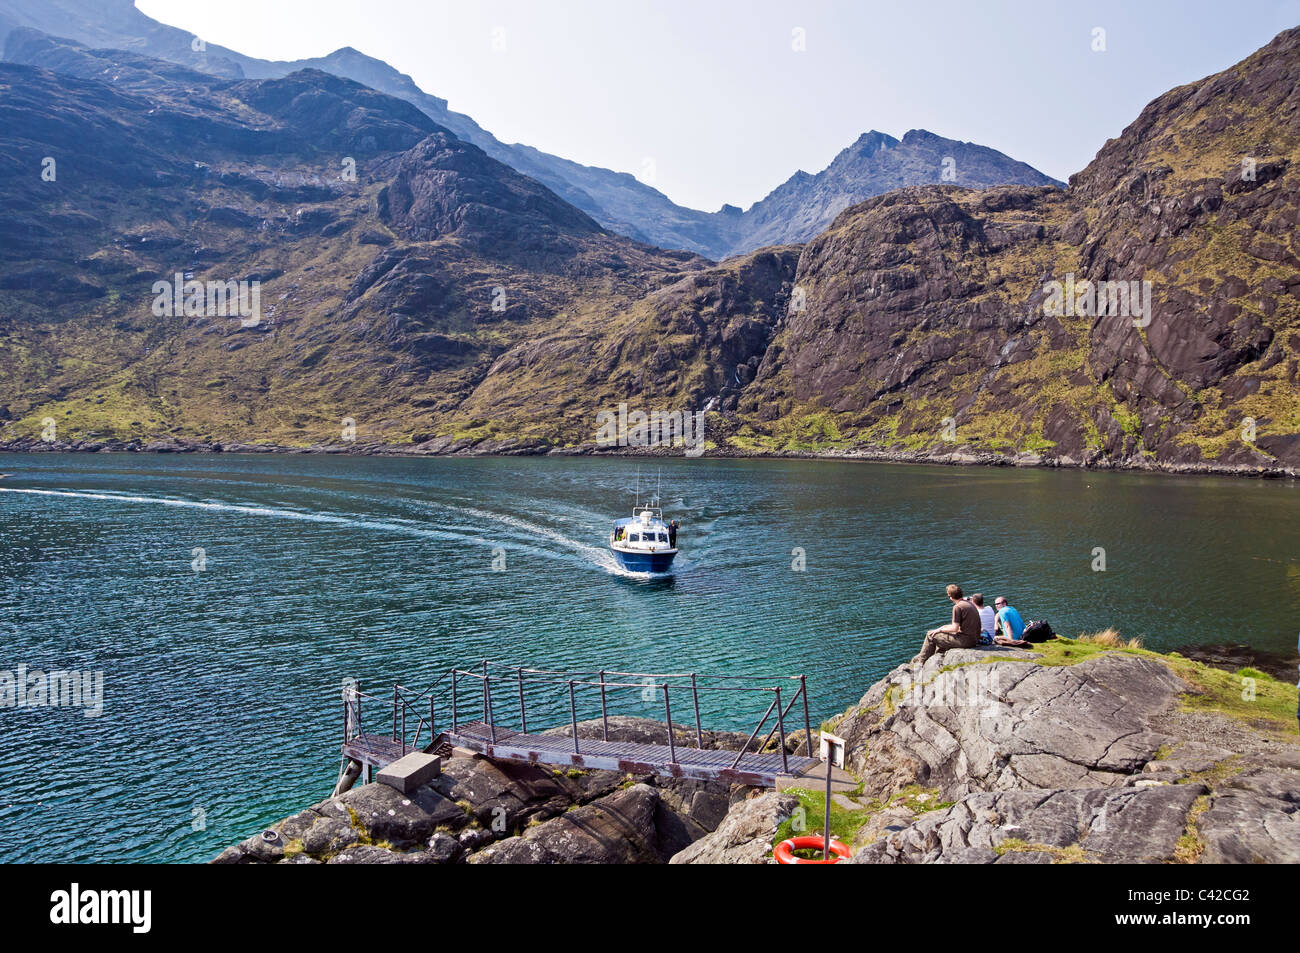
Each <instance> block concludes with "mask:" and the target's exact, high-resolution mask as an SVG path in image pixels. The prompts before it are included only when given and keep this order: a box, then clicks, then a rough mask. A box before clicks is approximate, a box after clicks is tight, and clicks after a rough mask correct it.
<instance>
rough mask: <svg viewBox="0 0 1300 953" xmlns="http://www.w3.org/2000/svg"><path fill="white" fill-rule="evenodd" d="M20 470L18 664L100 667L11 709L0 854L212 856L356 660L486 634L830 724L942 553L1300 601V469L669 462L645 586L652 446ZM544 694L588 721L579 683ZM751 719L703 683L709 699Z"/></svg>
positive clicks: (410, 681) (307, 769)
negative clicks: (741, 677)
mask: <svg viewBox="0 0 1300 953" xmlns="http://www.w3.org/2000/svg"><path fill="white" fill-rule="evenodd" d="M658 468H659V464H658V463H652V464H641V473H642V483H643V487H644V485H646V484H647V483H648V482H650V480H652V479H653V477H654V473H655V471H656V469H658ZM0 471H4V472H8V473H11V474H12V476H10V477H8V478H6V479H4V480H0V633H2V639H3V641H2V642H0V644H2V645H3V647H4V652H3V657H2V658H0V670H9V671H13V670H16V669H17V667H18V666H19V665H26V666H28V668H29V669H41V670H50V669H80V670H90V671H101V672H103V677H104V696H103V711H102V714H100V715H99V716H98V717H94V718H89V717H85V715H84V711H83V710H80V709H75V708H48V707H46V708H35V707H24V708H4V709H0V737H2V739H3V740H2V741H0V856H3V857H5V858H6V859H8V860H69V861H112V860H143V861H184V860H205V859H207V858H209V857H211V856H212V855H214V854H215V853H216V852H218V851H219V850H220V849H221V848H222V847H224V846H226V845H228V844H230V843H233V842H234V841H236V840H239V839H241V838H243V837H245V836H247V835H249V834H251V833H254V832H256V831H258V830H260V829H261V828H262V827H264V826H265V825H267V824H268V823H270V822H273V821H275V820H278V819H279V818H281V817H283V816H284V815H286V814H288V813H291V812H294V811H296V810H298V809H300V808H302V807H304V806H307V805H308V804H311V803H315V802H316V801H318V800H320V799H322V798H324V797H325V796H326V795H327V794H328V793H329V789H330V787H331V785H332V783H333V781H334V777H335V774H336V772H337V769H338V742H339V734H340V730H341V729H340V721H341V712H340V702H339V687H340V685H341V682H342V679H343V678H344V677H347V676H354V677H356V678H359V679H360V680H361V682H362V684H363V686H365V687H366V688H367V689H368V690H374V691H376V692H377V693H380V694H382V693H384V692H385V691H387V690H388V689H387V686H391V684H392V683H393V682H394V681H401V682H403V683H404V684H407V685H411V686H423V685H425V684H427V683H428V682H430V681H432V680H433V679H434V678H435V677H436V676H437V675H438V674H440V673H441V672H442V671H444V670H445V669H446V668H448V667H450V666H451V665H452V664H461V665H465V664H468V663H472V662H475V661H477V660H479V659H481V658H484V657H487V658H491V659H498V660H505V661H510V662H519V663H522V664H527V665H534V666H538V667H549V668H579V669H597V668H601V667H608V668H616V669H623V670H635V671H691V670H698V671H701V672H710V673H721V674H737V673H781V674H786V673H789V674H797V673H806V674H807V675H808V676H809V678H810V689H811V696H812V717H813V720H814V722H817V721H820V720H821V719H822V718H824V717H826V716H829V715H831V714H834V713H836V712H839V711H841V710H843V709H844V708H845V707H846V706H847V705H849V704H851V703H853V702H854V701H856V700H857V699H858V698H859V697H860V696H861V695H862V694H863V693H864V692H865V691H866V689H867V687H868V686H869V685H870V684H871V682H872V681H874V680H875V679H877V678H878V677H880V676H881V675H883V674H884V673H885V672H887V671H888V670H889V669H890V668H892V667H893V666H894V665H896V664H898V663H899V662H901V661H904V660H905V659H907V658H909V657H910V656H911V655H912V654H913V653H914V652H915V651H916V649H917V647H918V644H919V640H920V637H921V634H922V633H923V631H924V629H925V628H927V627H930V626H933V625H936V624H939V623H942V622H946V621H947V619H948V615H949V611H950V610H949V605H948V603H947V601H946V599H945V597H944V594H943V587H944V585H946V584H947V583H949V582H957V583H959V584H960V585H962V586H964V587H966V588H967V590H968V591H972V590H982V591H983V592H984V593H985V594H986V595H988V596H990V597H991V596H992V595H997V594H1006V595H1009V596H1010V597H1011V599H1012V601H1013V602H1014V603H1015V604H1016V605H1017V606H1018V607H1019V608H1020V609H1021V611H1022V613H1023V614H1024V615H1025V617H1026V618H1047V619H1049V620H1050V621H1051V622H1052V623H1053V625H1054V626H1055V627H1056V628H1057V629H1058V631H1061V632H1063V633H1065V634H1077V633H1079V632H1081V631H1091V630H1095V629H1100V628H1104V627H1107V626H1115V627H1116V628H1118V629H1119V630H1120V631H1121V632H1122V633H1123V634H1124V635H1126V636H1140V637H1142V638H1143V640H1144V641H1145V642H1146V644H1147V645H1148V646H1150V647H1152V648H1157V649H1169V648H1175V647H1178V646H1181V645H1186V644H1188V643H1193V642H1210V641H1242V642H1248V643H1251V644H1253V645H1255V646H1258V647H1261V648H1267V649H1271V650H1275V651H1279V652H1289V651H1291V650H1292V649H1293V647H1294V645H1295V640H1296V635H1295V633H1296V615H1297V609H1300V562H1298V561H1297V558H1296V556H1297V552H1298V551H1300V546H1298V545H1297V544H1298V543H1300V495H1298V494H1297V488H1296V486H1295V485H1293V484H1290V483H1279V482H1254V481H1248V480H1231V479H1219V478H1175V477H1155V476H1146V475H1139V474H1111V473H1080V472H1070V471H1061V472H1054V471H1017V470H1001V469H998V470H983V469H948V468H938V467H904V466H890V465H877V464H853V463H829V462H806V461H797V462H796V461H752V460H710V459H707V458H703V459H699V460H689V461H688V460H670V461H667V462H665V463H663V465H662V473H663V499H664V506H665V509H666V511H667V513H666V515H668V516H670V517H671V516H675V517H677V518H679V519H681V520H682V521H683V524H684V528H683V531H682V537H681V540H680V545H681V547H682V549H683V555H682V556H680V557H679V558H678V562H677V566H676V569H677V571H676V574H675V575H674V576H673V577H672V579H671V580H668V581H657V582H647V581H643V580H638V579H634V578H629V577H626V576H623V575H620V574H618V573H617V572H616V571H615V569H614V567H613V563H612V561H611V560H610V559H609V557H608V556H607V554H606V553H605V552H604V549H603V544H604V540H605V534H606V533H607V532H608V528H609V525H610V524H611V522H612V520H613V519H614V518H615V517H617V516H623V515H627V512H628V511H629V509H630V507H631V504H632V492H633V487H634V484H635V478H636V471H637V464H636V463H635V462H634V461H623V460H610V459H605V460H589V459H536V458H527V459H466V460H460V459H451V460H443V459H420V460H417V459H382V458H341V457H303V456H245V457H232V456H219V455H218V456H203V457H196V456H185V457H173V456H145V455H120V456H65V455H55V454H39V455H31V456H0ZM30 490H40V491H47V492H41V493H31V492H18V491H30ZM51 491H52V492H51ZM498 547H499V548H500V549H502V550H503V551H504V553H505V559H506V567H505V570H504V571H500V572H498V571H493V568H492V563H493V551H494V549H497V548H498ZM796 547H798V548H802V550H803V551H804V554H805V557H804V558H805V560H806V569H805V571H802V572H799V571H795V570H794V569H793V568H792V562H793V560H794V558H795V557H794V556H793V555H792V550H794V549H795V548H796ZM1095 547H1102V548H1104V549H1105V559H1106V571H1105V572H1096V571H1093V569H1092V565H1093V563H1094V559H1095V557H1094V553H1093V550H1094V548H1095ZM195 548H202V549H203V550H205V552H206V560H207V561H206V567H205V568H204V569H203V570H202V571H195V570H194V568H193V562H194V560H195V556H194V554H193V550H194V549H195ZM533 704H534V702H533V700H532V699H531V698H530V721H531V720H532V716H531V711H532V706H533ZM537 704H539V706H541V707H540V710H544V711H548V712H549V713H550V714H551V715H553V717H552V718H551V719H550V720H551V721H553V722H562V721H564V720H565V719H566V718H567V717H568V710H567V696H566V697H565V698H563V699H561V698H560V697H558V696H556V697H555V698H554V699H552V700H551V701H550V702H547V701H545V700H542V701H540V702H538V703H537ZM547 705H549V708H547V707H546V706H547ZM660 705H661V702H660V701H659V700H658V699H657V698H656V699H655V700H652V701H649V702H643V701H642V700H641V698H640V695H639V693H636V692H633V693H631V694H630V695H628V696H627V697H626V698H625V699H622V700H621V701H620V703H619V709H618V710H619V711H621V712H622V713H626V714H640V715H646V716H650V717H659V716H660V715H661V713H662V709H661V707H660ZM596 710H597V709H595V708H593V707H592V706H591V705H588V707H587V708H586V709H585V710H584V711H583V712H581V713H580V716H590V715H592V714H594V712H595V711H596ZM760 714H761V707H760V708H759V709H758V710H750V708H749V707H745V706H739V707H735V706H724V705H723V704H721V703H720V702H719V700H718V699H717V698H714V697H709V698H706V699H705V711H704V717H705V721H706V722H707V723H710V724H713V725H716V726H719V727H730V728H738V729H739V728H744V729H746V730H748V729H749V728H750V727H751V726H752V725H753V723H754V722H755V721H756V720H757V717H758V715H760ZM537 717H538V718H540V715H539V716H537ZM533 723H534V724H536V722H535V721H534V722H533ZM199 812H201V814H200V813H199ZM200 816H201V817H202V819H203V823H202V824H196V822H195V819H196V818H198V817H200ZM196 826H199V827H201V829H199V830H195V829H194V828H195V827H196Z"/></svg>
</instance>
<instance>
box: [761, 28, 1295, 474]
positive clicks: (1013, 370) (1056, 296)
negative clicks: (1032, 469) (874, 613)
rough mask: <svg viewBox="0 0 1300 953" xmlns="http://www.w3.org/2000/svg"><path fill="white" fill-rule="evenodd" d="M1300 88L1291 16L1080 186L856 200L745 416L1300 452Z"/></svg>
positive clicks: (857, 428)
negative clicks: (1299, 232)
mask: <svg viewBox="0 0 1300 953" xmlns="http://www.w3.org/2000/svg"><path fill="white" fill-rule="evenodd" d="M1298 90H1300V30H1289V31H1287V32H1285V33H1283V34H1280V35H1279V36H1278V37H1277V38H1276V39H1275V40H1274V41H1273V42H1271V43H1270V44H1269V45H1268V46H1266V47H1264V48H1263V49H1261V50H1260V51H1258V52H1257V53H1255V54H1254V55H1252V56H1251V57H1249V58H1248V59H1246V60H1245V61H1243V62H1242V63H1240V64H1238V65H1237V66H1234V67H1232V68H1230V69H1228V70H1225V71H1224V72H1222V73H1219V74H1217V75H1215V76H1211V77H1209V78H1207V79H1205V80H1202V81H1200V82H1197V83H1193V84H1190V85H1188V86H1184V87H1180V88H1178V89H1175V90H1172V91H1170V92H1169V93H1166V94H1165V95H1163V96H1161V97H1160V98H1159V99H1157V100H1156V101H1155V102H1153V103H1151V104H1150V105H1149V106H1148V107H1147V108H1146V109H1145V110H1143V112H1142V115H1141V116H1139V117H1138V119H1137V120H1136V121H1135V122H1134V123H1133V124H1132V125H1130V126H1129V127H1128V128H1127V129H1126V130H1125V131H1124V133H1123V135H1122V136H1120V137H1119V138H1118V139H1115V140H1112V141H1110V142H1108V143H1107V144H1106V145H1105V147H1104V148H1102V150H1101V151H1100V152H1099V153H1098V155H1097V158H1096V159H1095V160H1094V161H1093V162H1092V163H1090V164H1089V166H1088V167H1087V168H1086V169H1084V170H1083V171H1082V172H1080V173H1078V174H1077V175H1075V176H1073V177H1072V178H1071V180H1070V186H1069V189H1068V190H1067V191H1065V192H1060V191H1058V190H1056V189H1052V188H1037V189H1035V188H1017V187H1000V188H994V189H990V190H987V191H984V192H972V191H968V190H964V189H959V188H954V187H950V186H949V187H926V188H912V189H904V190H900V191H897V192H891V193H888V194H886V195H883V196H880V197H877V198H874V199H871V200H868V201H866V202H864V203H862V204H860V205H857V206H854V207H853V208H850V209H848V210H846V211H845V212H844V213H842V214H841V215H840V216H839V217H838V218H837V219H836V220H835V222H834V224H833V225H832V226H831V228H830V229H829V230H827V231H826V232H825V233H823V234H821V235H819V236H818V237H817V238H815V239H813V240H812V241H811V242H809V243H808V244H807V245H806V246H805V247H804V249H803V253H802V255H801V257H800V260H799V266H798V270H797V273H796V275H795V276H794V279H793V281H794V283H795V285H796V286H798V287H799V288H801V289H802V290H803V292H804V297H805V307H804V309H803V310H802V311H799V312H797V313H792V314H791V315H790V316H789V317H788V319H787V320H785V321H784V322H783V324H782V326H781V327H780V328H779V329H778V331H777V333H776V334H775V335H774V337H773V341H772V345H771V346H770V347H769V348H768V350H767V351H766V352H765V355H764V358H763V361H762V363H761V365H760V367H759V368H758V372H757V374H756V375H755V380H754V382H753V384H752V385H750V386H749V387H748V388H746V390H745V391H744V393H743V396H742V397H741V400H740V416H741V418H742V419H745V420H749V421H759V422H760V423H756V424H754V428H755V430H756V432H757V433H758V434H759V435H760V436H761V438H762V441H768V442H769V444H768V445H773V444H775V445H783V446H792V445H793V446H798V445H800V444H801V443H803V442H805V441H811V442H812V443H813V444H816V445H819V446H823V447H825V446H829V445H840V446H854V445H865V446H871V447H887V448H893V449H895V450H900V451H907V450H911V451H918V452H924V453H943V452H945V451H960V452H961V453H964V454H967V455H976V456H978V455H979V454H981V453H986V454H991V455H997V456H1007V455H1011V456H1014V455H1016V454H1023V455H1025V456H1026V457H1027V458H1030V459H1038V458H1039V457H1045V458H1049V459H1055V460H1058V461H1067V462H1068V461H1074V462H1079V461H1094V462H1095V461H1099V460H1101V461H1127V462H1130V463H1134V464H1138V465H1142V464H1145V463H1153V464H1158V463H1184V464H1198V463H1203V462H1206V461H1213V462H1214V463H1215V464H1216V465H1240V466H1247V467H1250V466H1273V465H1278V464H1282V465H1285V466H1291V467H1294V466H1295V465H1296V464H1297V463H1300V433H1298V431H1300V388H1297V379H1296V375H1297V366H1298V361H1300V333H1297V332H1300V306H1298V303H1297V294H1300V258H1297V253H1298V252H1300V247H1298V246H1297V239H1296V227H1295V226H1296V223H1297V221H1298V220H1300V191H1298V188H1300V178H1298V176H1300V168H1298V167H1297V159H1300V154H1298V153H1297V143H1300V93H1298V92H1297V91H1298ZM1067 296H1068V297H1069V299H1070V300H1069V301H1066V300H1065V298H1066V297H1067ZM762 441H760V442H762Z"/></svg>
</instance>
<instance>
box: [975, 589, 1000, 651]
mask: <svg viewBox="0 0 1300 953" xmlns="http://www.w3.org/2000/svg"><path fill="white" fill-rule="evenodd" d="M970 604H971V605H973V606H974V607H975V609H976V611H978V612H979V614H980V645H992V644H993V636H995V635H996V634H997V621H996V619H997V613H995V612H994V611H993V607H992V606H986V605H985V604H984V594H983V593H980V592H976V593H973V594H972V595H971V597H970Z"/></svg>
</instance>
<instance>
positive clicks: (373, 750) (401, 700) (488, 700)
mask: <svg viewBox="0 0 1300 953" xmlns="http://www.w3.org/2000/svg"><path fill="white" fill-rule="evenodd" d="M791 689H793V692H791ZM629 691H636V692H639V693H641V695H642V698H643V700H644V698H645V697H646V696H647V695H650V696H653V695H659V696H661V697H662V699H663V719H664V726H665V728H666V729H667V732H666V741H667V743H666V744H658V743H655V744H649V743H642V742H630V741H618V740H614V741H611V740H610V737H609V734H610V725H609V719H610V705H611V700H617V698H618V697H619V696H620V695H624V694H625V693H627V692H629ZM718 692H726V693H729V695H728V698H729V699H733V698H734V699H736V700H746V701H748V700H750V699H758V703H757V704H755V705H754V710H755V711H758V710H760V706H761V704H762V701H764V700H766V699H767V698H769V697H770V699H771V700H770V702H769V703H768V704H767V707H766V710H765V711H763V715H762V717H761V718H759V720H758V723H757V724H756V725H755V726H754V730H753V731H751V732H750V733H749V739H748V740H747V741H746V742H745V744H744V745H742V746H741V748H740V750H739V751H737V750H726V749H720V748H706V747H705V744H704V734H705V733H704V728H703V726H702V725H701V722H700V697H701V695H702V694H705V695H709V694H710V693H718ZM539 693H546V694H547V697H548V699H550V700H552V701H554V700H555V699H556V698H557V697H558V698H559V699H560V700H561V701H562V700H563V697H564V696H565V695H567V700H568V709H569V733H567V734H564V733H560V732H558V731H555V730H551V731H544V732H537V731H530V730H529V698H530V696H531V697H532V699H533V714H534V718H536V715H537V703H536V697H537V695H538V694H539ZM597 697H599V700H600V723H601V730H600V737H599V738H593V737H580V731H579V717H578V712H579V708H580V700H581V707H583V708H586V706H588V705H590V706H591V708H592V711H593V714H594V704H595V699H596V698H597ZM688 697H689V705H690V709H689V711H690V716H689V717H688V718H687V719H685V720H683V719H681V718H680V717H679V718H678V719H677V720H676V721H674V718H673V710H674V703H675V702H676V704H677V705H678V706H679V710H680V706H681V705H684V704H687V699H688ZM362 699H369V700H370V701H371V702H372V703H375V704H382V705H383V706H384V707H385V708H387V707H388V704H389V702H391V709H392V724H391V730H386V731H383V732H378V733H377V732H367V731H366V730H364V728H363V727H362V723H361V702H362ZM440 700H441V702H442V707H441V708H440V706H439V704H438V702H439V701H440ZM800 702H802V711H801V712H800V714H801V715H802V718H801V720H802V722H803V725H802V727H803V731H804V738H803V746H804V747H805V750H806V756H805V755H798V754H793V753H791V752H789V751H788V750H787V748H788V744H787V741H788V734H787V730H786V726H787V718H788V716H789V715H790V713H791V711H792V710H793V709H794V707H795V706H796V705H797V704H799V703H800ZM732 707H734V706H732ZM369 710H371V709H370V708H367V711H369ZM381 710H382V709H381ZM440 711H441V712H442V715H441V717H442V718H443V719H444V724H443V726H442V727H441V729H440V728H439V726H438V722H437V718H438V717H439V712H440ZM591 720H593V721H594V718H593V719H591ZM769 722H770V724H771V727H770V728H769V729H768V732H767V735H766V736H765V737H764V738H763V740H762V741H761V742H758V743H757V744H756V743H755V741H756V739H757V738H758V736H759V733H760V732H761V731H762V730H763V728H764V727H765V726H767V725H768V724H769ZM385 728H389V726H388V725H385ZM426 728H427V733H426ZM679 735H680V736H683V737H679ZM774 736H775V737H776V739H777V744H776V746H775V747H774V748H773V747H772V746H771V742H772V740H773V737H774ZM682 740H686V741H687V742H690V741H693V742H694V744H689V743H687V744H682V743H681V741H682ZM453 747H456V748H463V749H468V750H469V751H472V752H475V753H477V754H481V755H484V756H486V757H488V758H492V759H497V760H505V761H515V762H526V763H533V764H546V765H554V766H558V767H573V768H579V769H588V768H590V769H596V770H608V771H622V772H626V773H629V774H653V775H658V776H661V777H673V778H692V779H696V780H703V781H707V780H713V779H717V778H722V779H726V780H730V781H732V782H734V783H739V784H749V785H754V786H757V787H772V786H774V785H775V784H776V781H777V779H778V778H779V777H783V776H798V775H804V774H807V773H809V772H810V771H811V770H812V769H813V768H815V767H816V766H818V765H819V764H820V762H819V761H818V760H817V759H816V758H815V757H813V752H812V732H811V725H810V724H809V719H808V685H807V679H806V677H805V676H803V675H793V676H759V675H701V674H699V673H696V672H685V673H681V672H678V673H662V672H661V673H650V672H616V671H609V670H604V669H602V670H599V671H594V672H590V671H584V672H562V671H554V670H550V669H539V668H529V667H525V666H521V665H508V664H505V663H501V662H493V661H488V660H484V661H482V662H481V663H480V664H479V666H477V668H476V669H464V668H453V669H451V670H449V671H447V672H446V673H444V674H443V675H442V676H441V677H440V678H439V679H438V680H437V681H436V682H434V684H433V685H431V686H430V687H429V688H427V689H425V690H423V691H421V692H414V691H412V690H409V689H407V688H405V687H403V686H402V685H394V686H393V693H392V697H391V699H389V698H381V697H378V696H374V695H367V694H365V693H364V692H362V690H361V686H360V685H359V684H357V683H356V682H351V683H350V684H349V685H348V686H347V687H345V689H344V699H343V745H342V752H343V756H344V758H345V759H347V760H350V761H351V762H353V765H354V767H355V769H356V771H357V773H358V774H359V772H360V770H361V769H363V768H364V769H366V770H368V771H369V773H370V775H371V776H372V777H373V773H374V770H375V769H376V768H380V769H382V768H384V767H386V766H387V765H389V764H391V763H392V762H393V761H396V760H397V759H398V758H401V757H403V756H404V755H406V754H408V753H409V752H412V751H425V752H438V753H443V754H449V753H450V751H451V749H452V748H453Z"/></svg>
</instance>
